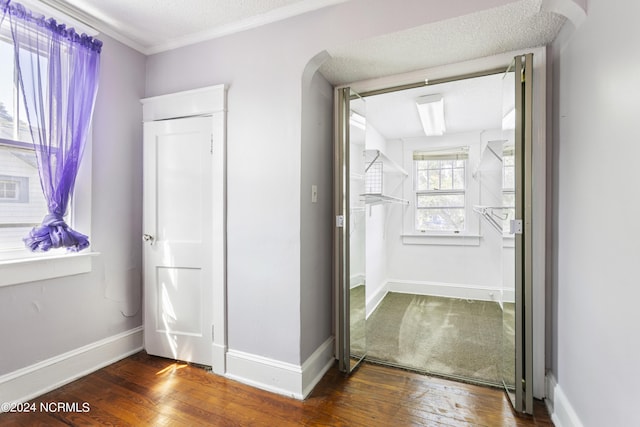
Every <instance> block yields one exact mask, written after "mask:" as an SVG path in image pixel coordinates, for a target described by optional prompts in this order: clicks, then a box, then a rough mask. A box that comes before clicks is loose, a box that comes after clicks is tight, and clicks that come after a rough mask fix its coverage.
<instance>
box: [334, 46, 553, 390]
mask: <svg viewBox="0 0 640 427" xmlns="http://www.w3.org/2000/svg"><path fill="white" fill-rule="evenodd" d="M527 53H533V80H534V81H535V84H534V87H533V94H532V95H533V111H532V144H531V148H532V153H531V156H532V159H531V165H532V169H531V175H532V189H533V193H532V195H531V196H532V223H531V235H532V239H531V249H532V250H531V254H532V265H531V272H532V273H531V277H532V279H531V280H532V286H531V287H532V289H531V292H532V300H533V304H532V306H531V310H532V319H533V322H532V324H531V329H532V330H531V334H532V340H533V346H532V347H533V348H532V352H533V361H532V363H533V370H532V371H533V372H532V376H533V378H532V382H533V396H534V397H535V398H538V399H542V398H544V397H545V396H546V387H545V366H546V364H547V363H546V357H547V356H546V351H545V348H546V345H547V343H548V338H547V336H548V334H547V332H546V331H547V325H548V321H547V315H546V309H545V302H546V296H545V295H546V289H547V286H548V283H549V281H550V280H551V275H550V258H549V255H550V244H551V236H550V230H551V228H550V227H549V226H548V224H550V223H551V222H550V212H551V210H550V206H549V203H550V200H551V199H550V198H547V192H548V191H550V184H551V172H552V171H551V165H552V159H551V149H547V142H546V141H547V55H546V53H547V52H546V48H545V47H538V48H532V49H526V50H518V51H512V52H506V53H502V54H499V55H494V56H490V57H486V58H480V59H475V60H471V61H465V62H460V63H455V64H447V65H442V66H438V67H433V68H428V69H423V70H417V71H412V72H409V73H404V74H399V75H394V76H388V77H382V78H377V79H370V80H365V81H359V82H351V83H348V84H345V85H340V86H337V87H335V88H334V96H335V97H336V98H337V93H338V91H339V90H341V89H343V88H345V87H350V88H351V89H352V90H353V91H355V92H357V93H360V94H362V95H363V96H365V95H368V94H371V93H374V92H375V91H378V90H380V91H386V90H388V89H389V88H396V87H397V88H400V87H405V86H406V88H407V89H408V88H410V87H416V86H419V85H421V83H420V82H423V81H425V80H429V81H431V82H434V81H437V80H439V79H450V78H451V77H452V76H465V77H471V76H473V75H474V74H483V73H485V72H486V70H495V69H498V68H502V69H504V70H506V69H507V67H508V66H509V64H510V63H511V62H512V60H513V58H514V57H516V56H519V55H525V54H527ZM416 82H418V83H417V84H416ZM336 128H337V126H336ZM336 132H337V130H336ZM335 197H336V196H335V195H334V200H335ZM334 211H336V209H335V206H334ZM334 294H335V295H336V296H337V295H339V294H340V289H339V288H338V284H337V283H334ZM339 307H340V305H338V301H337V300H336V301H334V313H335V322H336V330H335V334H336V343H338V342H339V340H340V339H341V337H340V334H339V330H338V329H339V325H340V323H339V321H340V317H339V315H340V310H339ZM336 355H338V352H337V350H336Z"/></svg>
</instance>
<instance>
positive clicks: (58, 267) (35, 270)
mask: <svg viewBox="0 0 640 427" xmlns="http://www.w3.org/2000/svg"><path fill="white" fill-rule="evenodd" d="M30 255H31V256H29V257H28V258H19V259H10V260H3V261H0V271H2V274H1V275H0V288H1V287H3V286H12V285H17V284H20V283H27V282H35V281H38V280H46V279H54V278H57V277H66V276H73V275H76V274H83V273H89V272H91V257H93V256H97V255H100V253H99V252H87V253H77V254H61V255H54V256H33V255H32V254H30Z"/></svg>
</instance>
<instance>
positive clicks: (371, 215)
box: [363, 100, 393, 316]
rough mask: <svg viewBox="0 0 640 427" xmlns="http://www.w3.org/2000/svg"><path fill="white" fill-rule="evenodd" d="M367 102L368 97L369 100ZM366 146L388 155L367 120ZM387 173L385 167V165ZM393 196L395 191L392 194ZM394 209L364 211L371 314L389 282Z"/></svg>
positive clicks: (370, 207)
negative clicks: (390, 214)
mask: <svg viewBox="0 0 640 427" xmlns="http://www.w3.org/2000/svg"><path fill="white" fill-rule="evenodd" d="M365 102H366V100H365ZM365 146H366V149H367V150H380V151H381V152H382V153H384V154H385V155H386V152H387V141H385V139H384V138H383V136H382V135H380V133H379V132H378V130H377V129H376V128H375V127H374V126H373V125H372V124H370V123H367V137H366V144H365ZM383 173H384V168H383ZM382 179H383V183H384V184H387V183H388V181H389V180H390V179H393V177H392V176H390V175H389V174H384V176H383V178H382ZM384 187H385V188H384V190H385V191H384V192H385V194H386V193H387V191H389V192H390V191H392V188H391V187H390V186H389V185H384ZM389 195H393V194H389ZM391 208H392V205H389V204H379V205H367V206H366V207H365V211H364V213H363V218H364V220H365V224H366V225H365V226H366V236H367V237H366V244H365V246H366V250H365V257H366V278H367V280H366V283H367V287H366V302H367V311H366V314H367V316H369V315H370V314H371V311H372V309H373V308H374V307H372V303H373V304H375V303H376V302H377V301H376V300H374V298H381V297H382V296H384V294H383V295H378V293H379V292H381V291H382V290H383V288H384V285H385V283H386V282H387V236H386V230H385V226H386V222H387V212H388V211H389V209H391Z"/></svg>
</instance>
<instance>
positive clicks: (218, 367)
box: [211, 343, 227, 376]
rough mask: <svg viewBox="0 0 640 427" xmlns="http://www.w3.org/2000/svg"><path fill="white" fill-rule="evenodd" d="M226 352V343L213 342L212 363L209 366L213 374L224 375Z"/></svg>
mask: <svg viewBox="0 0 640 427" xmlns="http://www.w3.org/2000/svg"><path fill="white" fill-rule="evenodd" d="M226 354H227V346H226V345H220V344H215V343H214V344H213V365H212V366H211V370H212V371H213V373H214V374H218V375H222V376H224V373H225V372H226V371H227V364H226Z"/></svg>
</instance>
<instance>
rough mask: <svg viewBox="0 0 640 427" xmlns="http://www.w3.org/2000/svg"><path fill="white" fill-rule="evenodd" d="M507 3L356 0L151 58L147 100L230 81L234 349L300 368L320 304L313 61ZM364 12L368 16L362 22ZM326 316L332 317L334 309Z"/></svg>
mask: <svg viewBox="0 0 640 427" xmlns="http://www.w3.org/2000/svg"><path fill="white" fill-rule="evenodd" d="M506 3H509V1H506V0H484V1H483V2H482V7H481V6H479V5H478V2H474V3H473V4H470V3H469V2H457V3H455V4H451V3H447V4H443V3H442V2H438V1H435V0H430V1H429V2H425V1H422V0H406V1H405V2H403V8H398V7H397V4H396V3H395V2H389V1H385V0H353V1H350V2H347V3H343V4H340V5H336V6H332V7H328V8H325V9H322V10H319V11H316V12H312V13H307V14H304V15H301V16H299V17H296V18H293V19H289V20H286V21H282V22H278V23H274V24H271V25H267V26H264V27H260V28H256V29H254V30H250V31H245V32H243V33H239V34H235V35H231V36H227V37H223V38H219V39H216V40H212V41H209V42H203V43H200V44H197V45H194V46H189V47H184V48H180V49H176V50H173V51H170V52H165V53H161V54H157V55H153V56H151V57H149V58H148V62H147V88H146V96H154V95H161V94H166V93H171V92H176V91H179V90H186V89H194V88H198V87H202V86H207V85H212V84H220V83H225V84H228V85H229V91H228V110H229V114H228V121H227V127H228V134H227V145H228V151H227V162H228V181H227V184H228V185H227V189H228V211H227V214H228V240H227V242H228V248H227V249H228V253H227V255H228V258H227V259H228V264H227V268H228V270H227V273H228V274H227V287H228V294H227V296H228V301H227V310H228V340H229V347H230V348H231V349H234V350H238V351H242V352H246V353H250V354H256V355H261V356H264V357H267V358H271V359H276V360H279V361H283V362H289V363H293V364H300V363H301V361H302V353H301V342H300V336H301V334H302V332H301V330H300V309H301V306H303V307H304V306H306V304H308V303H309V304H311V303H313V302H311V301H309V302H307V301H301V298H307V296H304V295H302V294H301V290H300V289H301V284H300V278H301V263H300V262H299V261H298V260H300V256H301V242H300V236H301V231H300V229H301V225H302V220H301V212H302V209H301V206H300V194H302V192H303V191H304V189H302V188H301V185H302V184H301V177H302V174H303V172H302V170H301V168H302V164H301V142H300V139H301V135H302V128H301V126H302V124H301V99H302V94H301V84H300V82H301V78H302V74H303V70H304V69H305V67H306V64H307V63H308V62H309V60H310V59H311V58H313V57H314V56H315V55H316V54H317V53H318V52H321V51H323V50H325V49H327V48H330V47H332V46H337V45H341V44H346V43H350V42H353V41H356V40H360V39H364V38H368V37H373V36H376V35H381V34H385V33H389V32H393V31H399V30H402V29H406V28H410V27H414V26H418V25H423V24H426V23H429V22H434V21H439V20H442V19H446V18H450V17H453V16H459V15H463V14H466V13H470V12H472V11H474V10H478V9H480V8H488V7H495V6H499V5H502V4H506ZM359 16H362V17H364V16H366V19H355V18H357V17H359ZM318 191H319V192H324V191H330V190H329V189H325V188H318ZM326 286H330V284H329V283H327V284H326ZM310 295H311V294H309V297H310ZM322 310H326V311H327V312H330V311H331V306H330V304H327V306H326V307H322ZM310 323H311V325H310V327H312V328H314V327H319V328H323V327H324V326H319V325H318V324H317V323H314V322H310ZM307 333H308V331H305V332H304V335H306V334H307ZM312 334H315V333H312Z"/></svg>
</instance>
